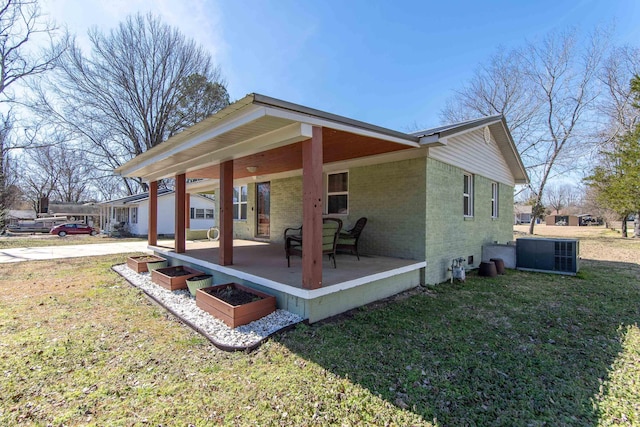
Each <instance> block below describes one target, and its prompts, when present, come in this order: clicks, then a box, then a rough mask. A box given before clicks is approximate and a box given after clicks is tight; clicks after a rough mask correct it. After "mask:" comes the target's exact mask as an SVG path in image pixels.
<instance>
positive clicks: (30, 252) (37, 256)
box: [0, 241, 173, 264]
mask: <svg viewBox="0 0 640 427" xmlns="http://www.w3.org/2000/svg"><path fill="white" fill-rule="evenodd" d="M171 243H173V241H172V242H171ZM130 252H149V253H150V252H151V251H150V250H148V249H147V242H146V241H141V242H116V243H98V244H89V245H70V246H42V247H34V248H13V249H4V250H0V264H1V263H7V262H20V261H33V260H41V259H56V258H76V257H85V256H97V255H111V254H124V253H130Z"/></svg>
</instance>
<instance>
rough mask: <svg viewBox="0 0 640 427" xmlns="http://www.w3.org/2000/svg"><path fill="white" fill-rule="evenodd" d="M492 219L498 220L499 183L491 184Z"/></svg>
mask: <svg viewBox="0 0 640 427" xmlns="http://www.w3.org/2000/svg"><path fill="white" fill-rule="evenodd" d="M491 218H498V183H497V182H492V183H491Z"/></svg>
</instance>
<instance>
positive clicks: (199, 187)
mask: <svg viewBox="0 0 640 427" xmlns="http://www.w3.org/2000/svg"><path fill="white" fill-rule="evenodd" d="M218 187H220V180H219V179H204V180H202V181H196V182H188V183H187V186H186V190H187V193H198V192H202V191H209V190H213V189H215V188H218Z"/></svg>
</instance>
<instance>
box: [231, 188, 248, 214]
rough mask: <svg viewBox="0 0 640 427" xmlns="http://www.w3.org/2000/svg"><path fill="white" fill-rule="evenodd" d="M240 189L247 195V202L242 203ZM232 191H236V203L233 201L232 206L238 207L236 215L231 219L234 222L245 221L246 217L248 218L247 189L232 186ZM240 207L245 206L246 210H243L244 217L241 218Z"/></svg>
mask: <svg viewBox="0 0 640 427" xmlns="http://www.w3.org/2000/svg"><path fill="white" fill-rule="evenodd" d="M242 188H244V189H245V192H246V194H247V200H245V201H244V202H243V201H242ZM233 189H234V190H236V191H237V192H238V201H234V202H233V205H234V206H236V205H237V206H238V215H234V217H233V219H234V220H235V221H246V220H247V217H248V216H249V212H248V210H249V205H248V202H249V188H247V185H246V184H245V185H239V186H234V187H233ZM242 205H245V206H247V209H245V217H244V218H242Z"/></svg>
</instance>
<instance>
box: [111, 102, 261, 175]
mask: <svg viewBox="0 0 640 427" xmlns="http://www.w3.org/2000/svg"><path fill="white" fill-rule="evenodd" d="M247 108H248V109H249V110H248V111H246V112H245V113H243V114H241V115H239V116H237V117H235V118H234V119H232V120H229V121H228V122H226V123H224V124H222V125H220V126H216V127H214V128H213V129H210V130H208V131H207V132H203V133H201V134H199V135H197V136H194V137H193V138H191V139H189V140H187V141H185V142H184V143H182V144H177V145H176V146H175V147H172V148H171V149H169V150H167V151H164V152H162V153H159V154H158V155H157V156H152V157H149V158H148V159H146V160H144V161H142V162H140V163H138V164H135V165H132V166H131V167H130V168H127V170H126V171H125V170H122V171H120V175H121V176H135V171H137V170H140V169H143V168H145V167H147V166H150V165H152V164H153V163H155V162H156V161H158V158H166V157H169V156H172V155H174V154H177V153H180V152H182V151H185V150H188V149H189V148H192V147H195V146H196V145H199V144H202V143H203V142H205V141H208V140H209V139H212V138H215V137H216V136H218V135H222V134H223V133H226V132H228V131H230V130H233V129H235V128H237V127H240V126H242V125H245V124H247V123H250V122H252V121H254V120H257V119H259V118H260V117H263V116H265V114H266V111H265V108H264V107H256V106H251V107H247Z"/></svg>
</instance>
